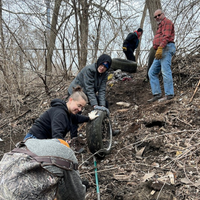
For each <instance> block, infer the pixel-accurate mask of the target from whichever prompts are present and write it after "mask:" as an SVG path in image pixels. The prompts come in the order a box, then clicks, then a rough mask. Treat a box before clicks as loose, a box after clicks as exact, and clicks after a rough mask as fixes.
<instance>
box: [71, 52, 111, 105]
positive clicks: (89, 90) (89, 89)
mask: <svg viewBox="0 0 200 200" xmlns="http://www.w3.org/2000/svg"><path fill="white" fill-rule="evenodd" d="M104 62H108V63H109V67H110V66H111V64H112V59H111V57H110V56H108V55H106V54H103V55H101V56H100V57H99V58H98V60H97V63H94V64H91V65H87V66H86V67H84V68H83V69H82V70H81V71H80V72H79V73H78V75H77V76H76V77H75V79H74V80H73V81H72V82H71V84H70V86H69V88H68V93H69V94H70V95H71V94H72V92H73V88H75V87H76V86H77V85H80V86H81V87H82V88H83V91H84V92H85V94H86V95H87V97H88V99H89V103H90V105H91V106H94V105H99V106H105V105H106V97H105V94H106V82H107V77H108V72H107V71H106V72H104V73H103V74H100V73H98V71H97V68H98V67H99V65H101V64H102V63H104ZM97 92H98V100H99V102H98V100H97V97H96V93H97Z"/></svg>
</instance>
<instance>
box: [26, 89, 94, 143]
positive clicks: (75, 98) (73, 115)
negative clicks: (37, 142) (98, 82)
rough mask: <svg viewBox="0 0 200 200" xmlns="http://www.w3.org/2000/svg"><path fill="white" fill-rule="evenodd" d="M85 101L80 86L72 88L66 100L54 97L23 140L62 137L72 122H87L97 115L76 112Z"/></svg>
mask: <svg viewBox="0 0 200 200" xmlns="http://www.w3.org/2000/svg"><path fill="white" fill-rule="evenodd" d="M87 102H88V99H87V96H86V95H85V93H84V92H83V91H82V88H81V87H80V86H77V87H76V88H75V89H74V90H73V93H72V94H71V95H70V97H69V98H68V100H67V102H65V101H63V100H60V99H54V100H53V101H52V102H51V108H49V109H48V110H47V111H45V112H44V113H43V114H42V115H41V116H40V117H39V118H38V119H37V120H36V121H35V123H34V124H33V125H32V127H31V128H30V130H29V133H28V134H27V135H26V136H25V138H24V140H26V139H27V138H37V139H51V138H57V139H64V137H65V136H66V134H67V132H68V131H70V130H71V127H72V124H76V123H77V124H78V123H83V122H88V121H89V120H93V119H95V118H96V117H98V115H97V113H95V112H90V113H89V114H88V116H89V117H87V116H83V115H79V114H77V113H78V112H80V111H81V110H82V109H83V108H84V107H85V105H86V103H87Z"/></svg>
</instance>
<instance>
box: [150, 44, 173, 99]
mask: <svg viewBox="0 0 200 200" xmlns="http://www.w3.org/2000/svg"><path fill="white" fill-rule="evenodd" d="M175 52H176V47H175V44H174V43H168V44H167V45H166V47H165V48H163V53H162V59H160V60H157V59H154V61H153V63H152V65H151V67H150V69H149V72H148V75H149V80H150V85H151V91H152V93H153V95H156V94H161V88H160V82H159V73H160V71H161V72H162V76H163V83H164V91H165V95H166V96H168V95H174V86H173V78H172V70H171V61H172V56H173V55H174V54H175Z"/></svg>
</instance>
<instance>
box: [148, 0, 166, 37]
mask: <svg viewBox="0 0 200 200" xmlns="http://www.w3.org/2000/svg"><path fill="white" fill-rule="evenodd" d="M146 6H147V8H148V11H149V16H150V21H151V28H152V31H153V33H154V35H155V33H156V30H157V24H156V21H155V20H154V18H153V17H154V12H155V11H156V10H157V9H162V6H161V1H160V0H146Z"/></svg>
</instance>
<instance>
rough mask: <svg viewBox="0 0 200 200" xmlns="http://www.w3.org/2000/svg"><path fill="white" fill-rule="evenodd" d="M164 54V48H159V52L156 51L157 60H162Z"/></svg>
mask: <svg viewBox="0 0 200 200" xmlns="http://www.w3.org/2000/svg"><path fill="white" fill-rule="evenodd" d="M162 52H163V48H162V47H158V49H157V51H156V54H155V58H156V59H157V60H159V59H161V58H162Z"/></svg>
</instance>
